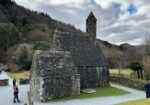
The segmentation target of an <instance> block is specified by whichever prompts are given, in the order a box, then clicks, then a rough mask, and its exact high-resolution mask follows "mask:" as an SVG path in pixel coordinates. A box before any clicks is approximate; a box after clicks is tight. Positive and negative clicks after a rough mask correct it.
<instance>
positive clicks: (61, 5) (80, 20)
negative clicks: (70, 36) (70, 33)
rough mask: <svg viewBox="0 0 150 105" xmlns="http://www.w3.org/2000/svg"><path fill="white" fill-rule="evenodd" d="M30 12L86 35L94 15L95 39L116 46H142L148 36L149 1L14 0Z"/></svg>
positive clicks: (149, 22) (149, 29) (149, 26)
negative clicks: (89, 19) (45, 16)
mask: <svg viewBox="0 0 150 105" xmlns="http://www.w3.org/2000/svg"><path fill="white" fill-rule="evenodd" d="M14 1H16V3H17V4H19V5H22V6H24V7H26V8H30V9H32V10H37V11H40V12H45V13H47V14H49V15H50V16H51V17H52V18H54V19H57V20H60V21H63V22H65V23H70V24H72V25H75V26H76V27H77V28H80V29H81V30H83V31H85V20H86V18H87V16H88V15H89V13H90V12H91V11H93V13H94V15H95V16H96V18H97V20H98V24H97V38H99V39H103V40H106V41H109V42H111V43H115V44H121V43H130V44H134V45H138V44H141V43H142V42H143V39H144V38H145V37H147V36H150V0H14Z"/></svg>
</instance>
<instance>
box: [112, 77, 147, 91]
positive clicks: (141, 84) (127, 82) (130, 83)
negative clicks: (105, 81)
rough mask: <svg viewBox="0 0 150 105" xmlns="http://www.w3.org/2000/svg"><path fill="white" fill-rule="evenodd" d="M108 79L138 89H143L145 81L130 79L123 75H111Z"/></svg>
mask: <svg viewBox="0 0 150 105" xmlns="http://www.w3.org/2000/svg"><path fill="white" fill-rule="evenodd" d="M110 81H111V82H115V83H118V84H121V85H123V86H127V87H130V88H134V89H138V90H144V84H145V83H144V82H140V81H137V80H132V79H128V78H125V77H118V76H111V77H110Z"/></svg>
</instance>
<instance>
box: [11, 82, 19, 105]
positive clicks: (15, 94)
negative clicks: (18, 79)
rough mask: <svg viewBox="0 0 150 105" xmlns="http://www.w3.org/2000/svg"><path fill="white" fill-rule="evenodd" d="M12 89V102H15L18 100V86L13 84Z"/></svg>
mask: <svg viewBox="0 0 150 105" xmlns="http://www.w3.org/2000/svg"><path fill="white" fill-rule="evenodd" d="M13 91H14V103H16V100H17V101H18V102H20V100H19V98H18V93H19V89H18V86H16V85H15V86H14V87H13Z"/></svg>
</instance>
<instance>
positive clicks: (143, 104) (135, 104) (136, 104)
mask: <svg viewBox="0 0 150 105" xmlns="http://www.w3.org/2000/svg"><path fill="white" fill-rule="evenodd" d="M116 105H150V99H141V100H134V101H128V102H125V103H120V104H116Z"/></svg>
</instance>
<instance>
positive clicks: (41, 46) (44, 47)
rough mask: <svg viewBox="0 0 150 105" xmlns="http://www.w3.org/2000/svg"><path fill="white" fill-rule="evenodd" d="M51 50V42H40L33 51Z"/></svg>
mask: <svg viewBox="0 0 150 105" xmlns="http://www.w3.org/2000/svg"><path fill="white" fill-rule="evenodd" d="M49 49H50V44H49V42H45V41H40V42H36V43H35V45H34V47H33V50H44V51H46V50H49Z"/></svg>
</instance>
